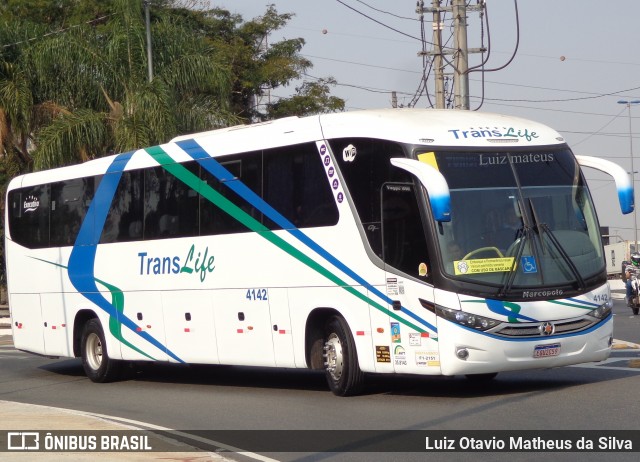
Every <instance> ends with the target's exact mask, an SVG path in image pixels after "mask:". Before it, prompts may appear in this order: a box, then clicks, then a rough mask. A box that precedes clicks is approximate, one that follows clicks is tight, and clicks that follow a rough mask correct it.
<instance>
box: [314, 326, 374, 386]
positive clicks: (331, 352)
mask: <svg viewBox="0 0 640 462" xmlns="http://www.w3.org/2000/svg"><path fill="white" fill-rule="evenodd" d="M323 356H324V369H325V375H326V377H327V383H328V384H329V388H330V389H331V391H332V392H333V394H335V395H337V396H350V395H355V394H357V393H359V392H360V391H361V390H362V386H363V384H364V374H363V372H362V371H361V370H360V366H359V365H358V354H357V352H356V345H355V342H354V340H353V336H352V335H351V331H350V330H349V326H348V325H347V322H346V321H345V320H344V318H342V317H340V316H334V317H332V318H331V319H329V321H328V322H327V324H326V326H325V335H324V355H323Z"/></svg>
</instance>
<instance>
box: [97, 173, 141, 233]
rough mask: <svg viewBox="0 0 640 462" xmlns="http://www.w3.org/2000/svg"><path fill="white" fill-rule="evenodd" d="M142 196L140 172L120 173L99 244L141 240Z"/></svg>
mask: <svg viewBox="0 0 640 462" xmlns="http://www.w3.org/2000/svg"><path fill="white" fill-rule="evenodd" d="M142 194H143V183H142V171H141V170H131V171H127V172H124V173H122V177H121V178H120V182H119V183H118V188H117V189H116V192H115V194H114V196H113V199H112V200H111V205H110V207H109V213H108V214H107V219H106V221H105V223H104V227H103V229H102V235H101V236H100V243H101V244H106V243H109V242H129V241H135V240H140V239H142Z"/></svg>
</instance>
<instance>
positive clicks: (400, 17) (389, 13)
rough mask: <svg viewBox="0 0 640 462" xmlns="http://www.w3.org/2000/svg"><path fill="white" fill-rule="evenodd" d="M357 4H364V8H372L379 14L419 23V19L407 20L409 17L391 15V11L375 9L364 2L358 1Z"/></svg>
mask: <svg viewBox="0 0 640 462" xmlns="http://www.w3.org/2000/svg"><path fill="white" fill-rule="evenodd" d="M356 2H358V3H362V4H363V5H364V6H366V7H368V8H371V9H372V10H374V11H377V12H379V13H384V14H388V15H389V16H394V17H396V18H399V19H407V20H409V21H417V19H416V18H407V17H405V16H400V15H397V14H395V13H391V12H389V11H384V10H380V9H378V8H375V7H373V6H371V5H369V4H368V3H365V2H363V1H362V0H356Z"/></svg>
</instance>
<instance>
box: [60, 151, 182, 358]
mask: <svg viewBox="0 0 640 462" xmlns="http://www.w3.org/2000/svg"><path fill="white" fill-rule="evenodd" d="M132 155H133V152H128V153H125V154H120V155H119V156H118V157H116V159H115V160H114V161H113V162H112V163H111V165H110V166H109V168H108V169H107V172H106V174H105V175H104V176H103V177H102V180H101V181H100V184H99V186H98V190H97V191H96V193H95V196H94V199H93V200H92V201H91V205H90V206H89V210H87V214H86V215H85V218H84V220H83V221H82V225H81V226H80V231H79V232H78V237H77V238H76V242H75V244H74V246H73V249H72V250H71V255H70V256H69V269H68V274H69V279H70V281H71V283H72V284H73V286H74V287H75V288H76V290H77V291H78V292H80V293H81V294H82V295H83V296H84V297H85V298H87V299H89V300H90V301H91V302H93V303H94V304H96V305H97V306H98V307H99V308H101V309H102V310H104V311H105V312H106V313H107V314H108V315H109V316H112V317H114V318H116V319H117V320H118V321H119V322H120V323H121V324H122V325H124V326H126V327H127V328H129V329H130V330H131V331H132V332H135V333H136V334H138V335H139V336H140V337H142V338H144V339H145V340H146V341H148V342H149V343H151V344H152V345H154V346H155V347H156V348H158V349H159V350H160V351H164V352H166V353H167V354H168V355H169V356H171V357H172V358H173V359H175V360H176V361H178V362H181V363H183V362H184V361H183V360H182V359H180V358H179V357H178V356H176V355H175V354H174V353H173V352H171V351H170V350H169V349H168V348H167V347H166V346H165V345H163V344H162V343H161V342H159V341H158V340H157V339H156V338H154V337H153V336H151V335H149V333H147V332H144V331H140V332H139V331H137V328H138V325H137V324H136V323H135V322H134V321H132V320H131V319H130V318H128V317H127V316H125V314H124V313H120V312H118V310H116V308H115V307H114V306H113V304H112V303H110V302H109V301H108V300H107V299H106V298H105V297H104V296H103V295H102V294H101V293H100V291H99V290H98V286H97V285H96V282H95V275H94V266H95V260H96V251H97V248H98V244H99V243H100V235H101V234H102V230H103V228H104V224H105V222H106V220H107V215H108V213H109V209H110V207H111V202H112V200H113V196H114V195H115V192H116V189H117V187H118V184H119V183H120V178H121V177H122V171H123V170H124V167H125V166H126V164H127V162H129V159H131V156H132Z"/></svg>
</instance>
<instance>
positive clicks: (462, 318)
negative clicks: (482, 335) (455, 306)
mask: <svg viewBox="0 0 640 462" xmlns="http://www.w3.org/2000/svg"><path fill="white" fill-rule="evenodd" d="M436 314H437V315H438V316H441V317H443V318H445V319H447V320H449V321H452V322H455V323H458V324H460V325H462V326H466V327H471V328H472V329H477V330H482V331H485V330H489V329H491V328H493V327H495V326H497V325H498V324H500V322H501V321H497V320H495V319H491V318H485V317H484V316H478V315H477V314H471V313H467V312H466V311H460V310H451V309H449V308H444V307H442V306H436Z"/></svg>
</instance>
